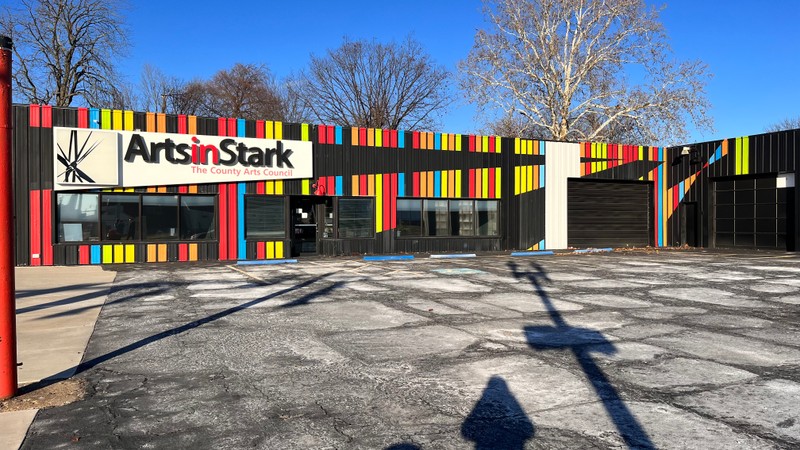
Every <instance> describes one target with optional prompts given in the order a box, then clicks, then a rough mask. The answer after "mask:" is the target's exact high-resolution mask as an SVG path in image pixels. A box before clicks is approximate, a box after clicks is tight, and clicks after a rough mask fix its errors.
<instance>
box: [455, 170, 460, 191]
mask: <svg viewBox="0 0 800 450" xmlns="http://www.w3.org/2000/svg"><path fill="white" fill-rule="evenodd" d="M456 197H457V198H461V170H456Z"/></svg>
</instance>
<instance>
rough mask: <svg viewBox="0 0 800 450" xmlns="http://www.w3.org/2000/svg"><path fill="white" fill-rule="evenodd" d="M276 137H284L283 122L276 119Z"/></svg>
mask: <svg viewBox="0 0 800 450" xmlns="http://www.w3.org/2000/svg"><path fill="white" fill-rule="evenodd" d="M275 139H283V122H280V121H275Z"/></svg>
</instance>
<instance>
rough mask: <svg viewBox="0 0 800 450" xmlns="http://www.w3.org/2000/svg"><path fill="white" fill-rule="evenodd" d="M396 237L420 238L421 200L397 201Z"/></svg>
mask: <svg viewBox="0 0 800 450" xmlns="http://www.w3.org/2000/svg"><path fill="white" fill-rule="evenodd" d="M397 235H398V236H401V237H402V236H422V200H409V199H400V198H398V199H397Z"/></svg>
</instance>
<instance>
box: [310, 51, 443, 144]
mask: <svg viewBox="0 0 800 450" xmlns="http://www.w3.org/2000/svg"><path fill="white" fill-rule="evenodd" d="M299 79H300V82H299V84H298V96H299V97H300V99H302V100H303V101H304V102H305V104H306V105H308V106H309V107H310V108H311V111H312V113H313V115H314V117H315V118H316V119H317V120H319V121H321V122H325V123H332V124H338V125H342V126H353V127H373V128H388V129H399V128H405V129H430V128H433V127H434V126H435V125H436V124H437V121H438V116H439V114H440V113H441V112H442V110H443V109H444V108H445V107H446V106H447V105H449V104H450V99H449V97H448V95H447V88H448V79H449V74H448V72H447V71H446V70H445V69H444V68H443V67H442V66H439V65H437V64H435V63H434V61H433V60H432V59H431V57H430V56H429V55H428V54H427V53H425V51H424V50H423V49H422V46H421V45H420V44H419V43H418V42H416V41H414V40H413V39H411V38H408V39H406V40H405V41H404V42H403V43H401V44H397V43H390V44H380V43H377V42H375V41H364V40H358V41H349V40H347V39H345V41H344V43H343V44H342V45H341V46H340V47H339V48H337V49H335V50H329V51H328V53H327V55H325V56H322V57H317V56H314V55H312V56H311V62H310V63H309V68H308V71H307V72H302V73H301V74H300V76H299Z"/></svg>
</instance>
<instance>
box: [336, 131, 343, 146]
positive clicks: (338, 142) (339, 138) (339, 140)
mask: <svg viewBox="0 0 800 450" xmlns="http://www.w3.org/2000/svg"><path fill="white" fill-rule="evenodd" d="M336 145H342V127H336Z"/></svg>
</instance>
